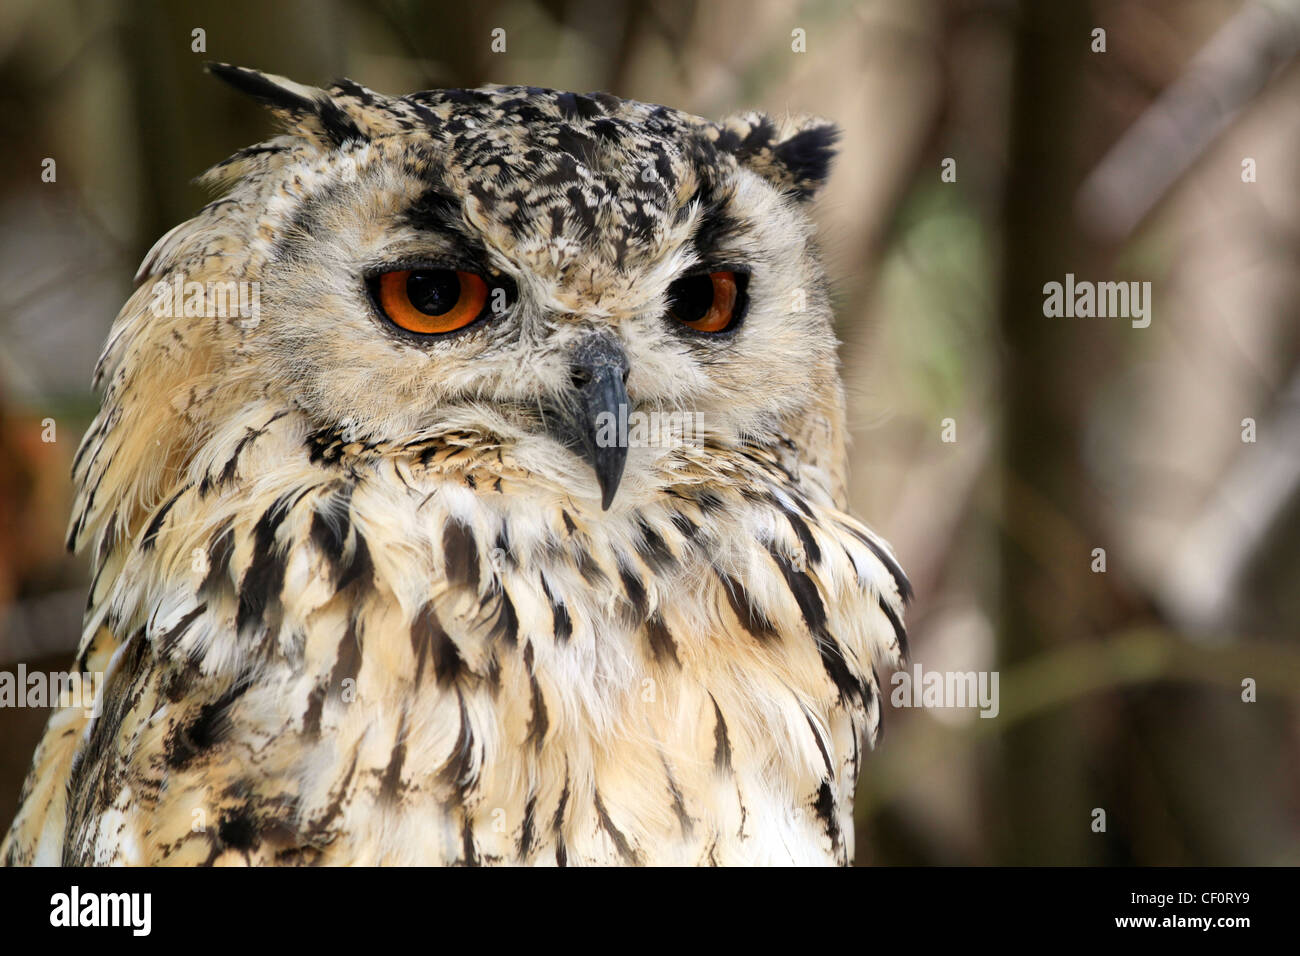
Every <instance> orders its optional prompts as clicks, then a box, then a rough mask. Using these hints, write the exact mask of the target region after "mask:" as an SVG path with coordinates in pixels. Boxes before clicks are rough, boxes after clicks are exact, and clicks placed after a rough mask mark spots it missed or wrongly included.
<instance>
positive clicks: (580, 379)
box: [569, 367, 591, 391]
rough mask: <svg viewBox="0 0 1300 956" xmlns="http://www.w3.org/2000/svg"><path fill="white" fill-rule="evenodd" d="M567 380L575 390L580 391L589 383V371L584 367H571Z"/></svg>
mask: <svg viewBox="0 0 1300 956" xmlns="http://www.w3.org/2000/svg"><path fill="white" fill-rule="evenodd" d="M569 381H570V382H572V383H573V387H574V388H575V389H576V390H577V391H582V390H583V389H584V388H586V387H587V386H588V385H589V384H591V372H589V371H588V370H587V369H585V368H576V367H575V368H573V369H572V370H571V371H570V372H569Z"/></svg>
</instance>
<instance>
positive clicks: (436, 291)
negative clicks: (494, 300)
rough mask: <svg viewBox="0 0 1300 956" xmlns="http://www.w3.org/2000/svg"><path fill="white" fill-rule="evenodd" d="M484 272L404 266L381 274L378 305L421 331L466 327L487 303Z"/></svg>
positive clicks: (431, 332)
mask: <svg viewBox="0 0 1300 956" xmlns="http://www.w3.org/2000/svg"><path fill="white" fill-rule="evenodd" d="M487 297H488V286H487V282H485V281H484V279H483V277H482V276H479V275H475V274H474V273H472V272H461V271H458V270H455V269H404V270H402V271H400V272H385V273H384V274H383V275H381V276H380V277H379V294H378V298H379V305H380V307H381V308H382V309H383V310H384V314H385V315H386V316H388V318H389V319H391V320H392V322H393V324H394V325H396V326H398V327H399V328H403V329H406V331H408V332H417V333H419V334H420V335H437V334H439V333H442V332H455V331H456V330H457V329H463V328H464V327H465V326H467V325H469V324H470V323H471V322H473V321H474V320H475V319H477V318H478V317H479V316H480V315H482V314H483V306H484V305H485V304H486V303H487Z"/></svg>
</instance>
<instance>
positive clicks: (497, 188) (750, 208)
mask: <svg viewBox="0 0 1300 956" xmlns="http://www.w3.org/2000/svg"><path fill="white" fill-rule="evenodd" d="M216 70H217V72H218V73H220V74H221V75H223V77H224V78H226V79H228V80H229V81H230V82H232V83H233V84H234V85H236V86H239V87H241V88H244V89H246V90H247V91H249V92H252V93H254V94H255V95H257V96H258V97H259V98H261V99H263V100H266V101H268V102H270V103H271V105H272V106H273V107H275V108H277V109H279V110H280V111H282V112H283V113H286V114H287V115H288V116H289V118H290V119H291V120H292V122H293V124H294V133H293V134H292V135H291V136H288V137H280V138H278V139H277V140H274V141H272V143H270V144H268V148H274V149H275V150H277V151H283V153H282V154H281V153H278V152H277V153H272V154H270V155H271V156H272V157H273V158H275V159H277V160H280V161H278V162H267V161H266V159H265V157H266V156H267V154H266V153H255V154H254V153H250V154H249V156H248V158H247V159H244V160H240V157H238V156H237V157H235V165H236V166H238V164H239V163H240V162H244V163H248V162H251V161H252V160H253V159H254V158H255V157H262V158H261V159H260V161H259V167H258V170H259V171H258V177H257V178H258V182H259V186H258V188H259V190H260V193H259V194H260V195H261V196H263V197H265V200H264V203H263V208H262V210H261V212H260V216H259V220H258V222H257V224H256V229H257V232H256V237H255V240H254V243H253V245H254V247H255V249H256V250H257V254H256V255H254V256H252V257H250V259H249V260H248V266H247V274H246V275H244V276H242V277H241V278H244V279H245V280H249V281H255V282H256V283H257V284H258V286H259V309H258V320H257V322H256V323H248V322H244V323H242V325H241V327H240V329H239V332H238V336H239V341H238V346H237V351H238V352H239V354H240V362H241V365H242V367H243V368H244V369H246V370H247V371H248V373H249V374H250V375H256V377H257V379H258V381H259V383H260V386H261V387H262V388H263V389H270V390H274V391H276V392H279V393H280V394H281V396H282V397H283V398H284V399H285V400H286V401H288V402H291V403H293V404H295V405H296V406H298V407H299V408H301V409H302V410H303V411H304V412H305V413H306V414H307V415H308V416H309V417H310V418H311V419H313V421H314V422H315V423H316V424H317V425H318V426H319V427H320V428H324V429H338V430H340V431H342V432H346V433H348V434H349V437H350V438H352V439H355V440H357V441H361V442H365V443H396V444H398V445H400V444H401V443H403V442H406V441H408V440H422V439H427V438H429V437H433V436H436V435H437V434H439V433H444V432H449V431H458V432H466V433H470V434H474V435H478V436H481V438H482V439H483V440H484V441H491V442H494V443H498V444H500V446H501V447H502V448H503V450H504V451H505V452H506V453H508V454H509V455H511V456H512V457H513V459H514V460H515V461H516V462H517V463H518V464H519V465H520V466H522V467H523V468H524V469H526V470H528V471H530V472H532V473H535V474H537V475H539V476H541V477H542V478H543V479H545V480H548V481H550V482H553V483H555V484H558V485H560V486H562V487H564V488H565V489H566V490H567V491H568V492H569V493H570V494H572V495H575V496H577V497H579V498H582V499H588V500H590V501H592V502H593V503H599V504H600V505H603V506H604V507H607V508H608V507H610V506H611V505H612V504H613V503H614V502H615V501H616V500H619V499H618V496H617V494H616V493H618V492H619V489H620V488H622V489H623V491H622V493H621V494H622V496H623V498H624V499H627V498H628V497H629V496H631V497H632V498H635V497H636V496H637V495H639V494H645V493H649V492H650V491H652V490H653V489H654V488H655V486H656V484H657V483H658V481H659V477H658V476H661V475H662V474H663V473H664V465H665V456H668V457H671V456H673V455H675V454H678V453H680V447H679V446H678V445H677V444H676V443H675V442H674V441H665V440H664V439H665V437H667V435H668V433H669V432H673V433H674V434H678V433H682V437H684V438H685V439H686V440H687V441H693V442H699V441H702V440H711V441H719V442H724V443H730V444H734V443H736V442H738V441H742V440H746V439H750V438H760V439H770V437H771V435H772V434H773V433H787V432H789V431H790V430H791V429H792V425H797V423H798V422H799V420H800V419H801V417H802V416H804V415H805V414H806V413H807V410H808V408H809V404H810V402H811V401H812V400H813V398H814V396H822V395H824V394H825V392H826V391H827V390H828V389H837V388H838V384H837V373H836V364H835V340H834V336H833V332H832V328H831V322H830V313H829V307H828V303H827V297H826V291H825V282H824V278H823V275H822V273H821V270H820V267H819V265H818V262H817V259H816V257H815V255H814V254H813V250H812V248H811V228H810V224H809V220H808V219H807V217H806V215H805V212H804V206H803V204H802V200H804V199H806V198H807V197H808V196H809V195H811V194H812V192H813V191H814V190H815V189H816V187H817V186H818V185H820V183H821V182H822V180H823V179H824V177H825V174H826V171H827V165H828V163H829V158H830V146H831V142H832V140H833V138H834V131H833V129H832V128H831V127H829V126H827V125H825V124H821V123H817V122H808V121H805V122H803V123H797V124H793V125H791V126H790V127H789V128H788V129H786V130H784V131H782V130H778V128H777V126H776V125H775V124H773V123H772V122H771V121H769V120H767V119H766V118H764V117H760V116H756V115H750V116H747V117H743V118H740V119H738V120H733V121H731V122H730V123H729V124H725V125H721V126H719V125H714V124H711V123H708V122H706V121H704V120H700V119H696V118H694V117H690V116H687V115H685V114H681V113H678V112H675V111H672V110H668V109H665V108H663V107H656V106H648V105H645V104H641V103H635V102H630V101H625V100H620V99H616V98H614V97H610V96H606V95H595V96H591V97H587V96H575V95H573V94H568V93H559V92H554V91H549V90H538V89H532V88H517V87H507V88H493V89H486V90H474V91H437V92H431V93H421V94H414V95H412V96H408V97H405V98H402V99H388V98H385V97H382V96H379V95H378V94H374V93H371V92H370V91H367V90H363V89H361V88H360V87H356V86H354V85H352V84H346V83H345V84H341V85H340V86H338V87H335V88H334V89H333V90H331V91H330V92H329V93H325V92H322V91H315V90H308V89H306V88H303V87H298V86H296V85H294V84H290V83H289V82H288V81H285V80H280V79H278V78H268V77H264V76H262V75H261V74H253V73H250V72H248V71H240V70H234V69H233V68H227V67H218V68H216ZM239 171H240V172H245V173H246V172H247V170H239ZM674 413H676V414H674ZM620 416H623V420H624V421H627V420H629V419H630V420H631V421H632V422H633V423H635V421H636V419H637V418H638V417H641V418H642V421H643V422H644V423H646V424H647V425H648V426H649V428H648V431H647V432H644V433H643V435H646V434H648V435H649V436H650V440H648V441H637V440H635V439H633V440H629V437H628V434H627V433H626V431H619V430H618V429H617V427H615V428H613V429H612V430H611V429H610V427H609V426H610V425H611V424H615V425H616V423H617V422H618V421H619V418H620ZM602 428H603V429H604V431H601V429H602ZM794 430H797V427H795V428H794ZM629 445H630V446H631V447H629Z"/></svg>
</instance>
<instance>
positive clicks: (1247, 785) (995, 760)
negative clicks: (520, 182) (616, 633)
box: [0, 0, 1300, 864]
mask: <svg viewBox="0 0 1300 956" xmlns="http://www.w3.org/2000/svg"><path fill="white" fill-rule="evenodd" d="M497 28H500V29H504V30H505V31H506V33H505V40H506V50H505V52H499V53H495V52H493V50H492V31H493V30H494V29H497ZM196 29H201V30H203V31H204V33H203V36H202V39H203V44H202V46H203V47H204V49H202V50H196V49H195V47H196V45H197V43H196V38H195V34H194V32H193V31H194V30H196ZM1098 31H1102V32H1100V33H1099V32H1098ZM1297 49H1300V2H1295V0H1278V2H1270V3H1264V2H1247V3H1242V2H1239V0H1125V2H1118V0H1116V2H1105V0H1093V2H1081V0H1050V2H1049V0H1023V2H1020V3H1016V2H1011V0H982V2H981V0H874V2H873V0H865V2H851V0H810V2H802V3H800V2H788V3H777V2H759V3H753V2H746V0H718V2H698V3H691V2H675V0H622V2H620V0H613V2H609V0H600V2H597V0H581V2H579V0H572V2H566V0H551V2H525V0H518V2H492V0H488V2H481V3H475V4H465V3H460V2H435V3H415V2H398V0H394V2H387V3H373V4H371V3H362V2H349V0H324V2H313V3H307V2H285V3H267V2H264V0H259V2H249V0H233V2H232V0H204V2H198V3H186V4H179V3H177V4H171V3H161V2H150V0H141V2H125V0H117V2H112V0H110V2H90V0H86V2H72V0H5V3H4V4H3V5H0V103H2V104H3V107H2V108H0V142H3V144H4V149H3V150H0V670H10V671H14V670H16V668H17V665H18V664H19V662H23V663H25V664H26V666H27V667H28V668H29V669H43V670H58V669H61V668H65V667H67V666H68V664H69V662H70V660H71V657H72V654H73V650H74V648H75V646H76V643H77V639H78V636H79V630H80V617H81V612H82V608H83V605H84V601H85V587H86V567H85V564H84V561H83V560H82V559H81V558H74V557H72V556H70V555H68V554H66V553H65V552H64V550H63V540H64V531H65V523H66V520H67V514H68V509H69V503H70V486H69V478H68V473H69V467H70V462H71V459H72V455H73V453H74V452H75V450H76V447H77V442H78V441H79V439H80V437H81V434H82V432H83V430H84V429H85V427H86V425H87V423H88V422H89V419H90V417H91V416H92V414H93V412H94V409H95V397H94V396H93V395H92V394H91V392H90V390H89V380H90V373H91V367H92V365H93V363H94V360H95V357H96V355H97V353H98V350H99V348H100V345H101V344H102V342H103V339H104V337H105V334H106V332H107V330H108V327H109V324H110V322H111V321H112V318H113V316H114V314H115V313H116V311H117V309H118V307H119V306H120V304H121V303H122V302H123V301H124V300H125V298H126V296H127V295H128V294H129V292H130V290H131V276H132V274H133V272H134V270H135V267H136V265H137V264H138V263H139V261H140V259H141V258H142V257H143V255H144V253H145V252H146V251H147V250H148V248H149V247H150V246H151V245H152V243H153V241H154V239H156V238H157V237H158V236H160V235H161V234H162V233H163V232H165V231H166V230H167V229H169V228H170V227H171V226H172V225H174V224H175V223H177V222H179V221H181V220H183V219H185V218H188V217H189V216H191V215H193V213H194V212H196V211H197V210H198V208H199V207H200V206H201V205H202V204H203V203H204V202H205V201H207V199H208V198H209V197H208V196H207V195H206V194H205V193H204V192H203V191H202V190H201V189H200V188H199V187H197V186H195V185H193V184H192V183H191V179H192V178H193V177H194V176H196V175H198V174H199V173H200V172H202V171H203V170H204V169H206V168H207V167H208V166H210V165H212V164H213V163H215V162H217V161H219V160H220V159H222V158H224V157H225V156H227V155H229V154H230V153H232V152H234V151H235V150H236V149H238V148H240V147H242V146H245V145H249V144H251V143H253V142H256V141H258V140H260V139H262V138H265V137H266V136H267V135H268V134H269V132H270V131H271V123H270V120H269V117H268V116H267V115H266V114H265V113H264V112H263V111H262V110H260V109H258V108H257V107H256V106H254V105H253V104H252V103H250V102H249V101H247V100H245V99H243V98H241V97H239V96H238V95H236V94H234V93H233V92H232V91H230V90H229V89H227V88H225V87H224V86H222V85H221V84H219V83H217V82H216V81H214V80H212V79H211V78H209V77H208V76H206V75H205V74H204V72H203V71H202V68H201V65H202V62H203V61H204V60H206V59H219V60H226V61H231V62H234V63H237V64H240V65H244V66H253V67H258V68H261V69H265V70H269V71H271V72H275V73H280V74H284V75H287V76H290V77H292V78H294V79H297V80H299V81H303V82H310V83H317V84H323V83H327V82H328V81H330V80H332V79H334V78H336V77H338V76H343V75H346V76H350V77H352V78H353V79H355V80H357V81H358V82H361V83H363V84H365V85H367V86H370V87H372V88H374V89H377V90H380V91H383V92H387V93H398V94H400V93H406V92H410V91H413V90H418V89H428V88H434V87H456V86H459V87H465V86H476V85H480V84H483V83H488V82H496V83H524V84H531V85H537V86H551V87H559V88H567V89H573V90H578V91H589V90H608V91H611V92H613V93H616V94H618V95H620V96H624V97H631V98H634V99H640V100H645V101H650V102H655V103H664V104H668V105H670V106H674V107H677V108H680V109H685V110H688V111H690V112H694V113H698V114H701V115H704V116H709V117H713V118H719V117H721V116H722V115H724V114H726V113H728V112H731V111H735V110H740V109H747V108H757V109H763V110H766V111H769V112H772V113H777V114H780V113H784V112H786V111H793V112H811V113H816V114H820V115H823V116H826V117H828V118H831V119H833V120H834V121H836V122H837V123H839V124H840V126H841V127H842V128H843V131H844V136H843V140H842V142H841V153H840V157H839V160H838V163H837V166H836V169H835V172H834V174H833V176H832V179H831V182H830V185H829V187H828V188H827V189H826V191H825V193H824V194H823V196H822V197H821V198H820V199H819V200H818V202H817V204H816V207H815V215H816V217H817V221H818V227H819V236H820V239H821V242H822V245H823V248H824V249H825V253H826V258H827V261H828V265H829V267H830V270H831V273H832V276H833V279H834V281H835V287H836V290H837V292H836V299H837V306H838V323H839V333H840V336H841V338H842V340H843V342H844V345H843V351H842V356H843V362H844V372H845V378H846V383H847V387H848V393H849V415H850V422H851V426H852V434H853V442H854V444H853V448H852V476H853V486H852V487H853V492H852V493H853V505H854V509H855V511H856V513H857V514H858V515H859V516H861V517H863V518H864V519H865V520H867V521H868V523H870V524H871V525H873V526H874V527H875V528H876V529H877V530H879V531H880V532H881V533H882V534H883V535H885V537H886V538H888V539H889V540H890V541H891V542H892V543H893V545H894V547H895V549H896V550H897V552H898V554H899V555H900V557H901V559H902V562H903V565H904V566H905V567H906V568H907V569H908V570H909V572H910V573H911V576H912V579H913V582H914V583H915V585H916V590H917V598H916V601H915V602H914V604H913V606H912V608H911V611H910V618H909V631H910V633H911V635H912V648H913V652H912V654H913V660H914V661H915V662H918V663H920V664H921V665H922V666H923V667H924V668H925V669H926V670H943V671H952V670H955V671H967V670H996V671H997V672H998V673H999V674H1000V697H1001V700H1000V713H999V714H998V716H997V717H996V718H995V719H980V718H978V716H977V712H976V711H974V710H916V709H913V710H901V709H893V708H890V709H888V710H887V713H886V714H885V734H884V738H883V742H882V745H881V747H880V748H879V749H878V750H877V752H876V753H875V754H874V755H872V757H871V758H870V759H869V760H868V761H867V762H866V764H865V771H864V774H863V779H862V784H861V787H860V790H859V801H858V814H857V816H858V835H857V841H858V848H857V849H858V853H857V855H858V862H859V863H871V864H897V863H923V864H935V863H939V864H1298V863H1300V748H1298V747H1297V743H1298V738H1300V642H1298V641H1297V638H1298V637H1300V574H1298V573H1297V572H1298V570H1300V363H1298V362H1297V359H1300V322H1297V317H1298V314H1300V269H1298V268H1297V266H1298V265H1300V263H1298V261H1297V260H1298V259H1300V162H1297V155H1300V65H1297V62H1296V52H1297ZM48 159H53V160H54V161H55V167H54V170H55V175H54V181H52V182H51V181H46V180H47V179H49V178H50V177H49V175H48V173H47V174H46V175H45V176H44V177H43V176H42V173H43V172H45V171H47V170H48V169H49V165H48V163H47V162H46V160H48ZM1067 273H1072V274H1074V275H1075V276H1076V277H1077V278H1078V279H1080V280H1090V281H1125V282H1130V281H1136V282H1149V283H1151V288H1152V308H1151V313H1150V315H1151V324H1150V326H1149V327H1148V328H1134V327H1132V325H1131V323H1130V322H1129V321H1128V320H1127V319H1122V318H1047V317H1045V316H1044V314H1043V302H1044V291H1043V285H1044V283H1047V282H1051V281H1056V282H1063V281H1064V278H1065V275H1066V274H1067ZM1247 419H1249V420H1251V423H1247V422H1246V421H1245V420H1247ZM948 420H950V421H948ZM51 426H52V429H53V430H51ZM945 429H946V430H945ZM1252 430H1253V435H1252V434H1251V432H1252ZM1252 437H1253V439H1254V440H1253V441H1249V440H1244V439H1248V438H1252ZM945 438H947V439H954V438H955V440H947V441H945V440H944V439H945ZM50 439H53V440H50ZM1096 549H1104V554H1105V571H1104V572H1102V571H1099V570H1095V569H1096V568H1097V567H1098V558H1097V552H1096ZM1248 679H1249V680H1253V681H1254V682H1255V688H1256V690H1255V696H1256V699H1255V700H1254V701H1243V681H1246V680H1248ZM46 716H47V714H46V713H44V712H41V711H37V710H28V709H15V708H5V709H0V830H4V829H7V827H8V823H9V820H10V818H11V816H12V814H13V811H14V809H15V804H16V799H17V795H18V791H19V787H20V785H21V782H22V778H23V776H24V774H25V773H26V770H27V765H28V762H29V760H30V759H31V753H32V750H33V748H34V746H35V744H36V741H37V739H38V737H39V734H40V731H41V728H42V726H43V724H44V720H45V718H46ZM1095 808H1101V809H1104V810H1105V811H1106V830H1105V832H1095V831H1094V829H1093V820H1094V815H1093V810H1094V809H1095Z"/></svg>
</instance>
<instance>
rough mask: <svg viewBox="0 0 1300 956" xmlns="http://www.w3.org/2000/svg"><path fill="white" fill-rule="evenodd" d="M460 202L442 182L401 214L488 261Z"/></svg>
mask: <svg viewBox="0 0 1300 956" xmlns="http://www.w3.org/2000/svg"><path fill="white" fill-rule="evenodd" d="M461 209H462V206H461V202H460V200H459V199H457V198H456V197H455V196H453V195H452V194H451V193H449V192H447V191H445V190H444V189H443V188H441V187H440V186H439V185H433V186H430V187H429V188H428V189H426V190H425V191H424V192H423V193H421V194H420V196H419V198H418V199H416V200H415V202H413V203H411V205H410V206H408V207H407V209H406V212H405V213H403V214H402V217H401V219H402V221H403V222H405V223H406V224H407V225H409V226H412V227H413V228H415V229H418V230H420V231H421V232H436V233H440V234H441V235H443V236H446V237H447V238H449V239H451V240H452V241H454V242H455V243H456V244H457V246H458V247H459V248H460V249H461V250H462V251H463V252H465V253H466V254H468V255H470V256H472V257H473V258H476V259H479V260H483V261H486V259H487V250H486V249H485V248H484V246H483V243H482V241H481V240H480V239H479V237H478V236H477V235H475V234H474V233H473V232H472V231H471V230H470V229H469V228H468V227H467V226H466V225H465V220H464V218H463V217H462V216H461Z"/></svg>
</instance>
